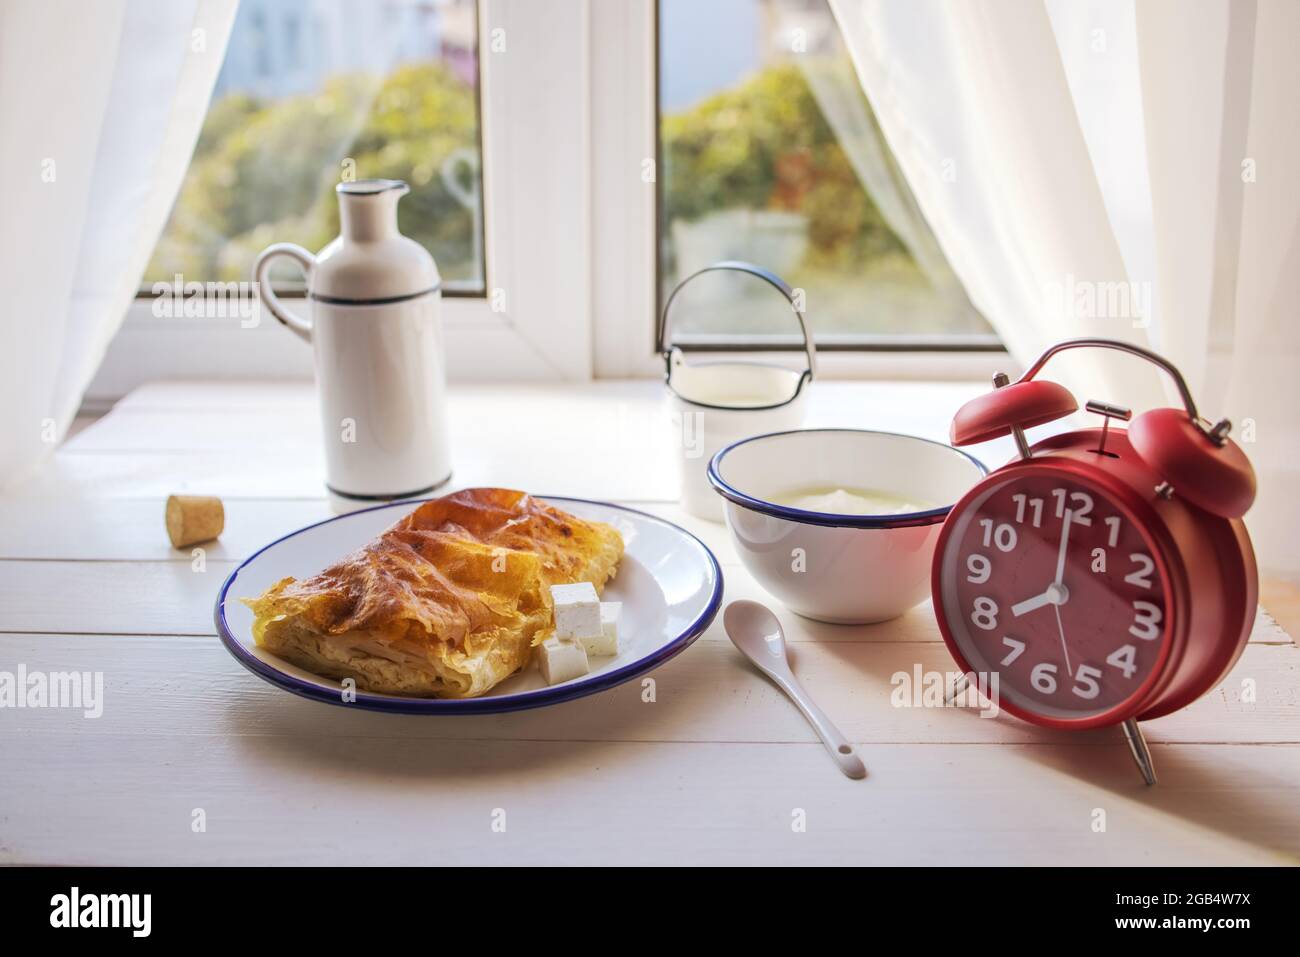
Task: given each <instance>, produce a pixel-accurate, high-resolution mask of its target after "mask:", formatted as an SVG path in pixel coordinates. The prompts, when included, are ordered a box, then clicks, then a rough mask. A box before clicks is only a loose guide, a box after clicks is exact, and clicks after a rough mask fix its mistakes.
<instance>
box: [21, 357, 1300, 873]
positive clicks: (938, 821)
mask: <svg viewBox="0 0 1300 957" xmlns="http://www.w3.org/2000/svg"><path fill="white" fill-rule="evenodd" d="M983 388H984V386H983V385H980V384H970V385H947V386H927V385H922V384H892V385H891V384H837V383H825V384H822V385H820V386H819V387H818V388H817V389H815V390H814V403H813V409H812V413H811V422H810V424H846V425H855V426H863V427H880V428H889V429H893V430H897V431H913V432H917V433H920V434H925V435H930V436H935V437H943V436H944V435H945V433H946V431H947V420H948V417H949V416H950V415H951V412H952V410H953V409H954V408H956V406H957V405H958V404H959V403H960V402H961V401H962V400H964V399H965V398H967V397H969V396H971V395H974V394H976V393H977V392H978V391H981V390H982V389H983ZM453 403H454V408H453V418H454V422H455V426H454V432H455V435H454V455H455V464H456V474H455V478H454V484H455V485H456V486H458V487H459V486H468V485H479V484H495V485H506V486H514V487H519V488H523V489H527V490H529V491H532V492H536V493H539V494H545V493H551V494H565V495H575V496H579V497H588V498H598V499H606V500H611V501H617V502H624V503H629V504H633V505H636V506H638V507H641V508H644V509H647V510H649V511H652V512H654V513H656V514H660V515H663V516H666V517H668V518H670V519H672V520H674V521H677V522H679V523H681V524H683V525H685V526H686V527H688V528H690V529H691V530H692V531H694V532H695V533H696V534H698V535H699V536H700V537H701V538H702V539H703V540H704V541H705V542H706V543H707V544H708V545H709V547H710V548H712V549H713V550H714V552H715V553H716V554H717V556H718V559H719V561H720V562H721V564H722V566H723V570H724V574H725V576H726V598H727V600H730V599H734V598H739V597H750V598H759V599H763V598H765V597H766V596H764V595H763V594H762V592H761V590H760V589H759V588H758V586H757V585H756V584H755V583H754V581H753V580H752V579H751V578H750V577H749V576H748V575H747V574H746V573H745V572H744V570H743V569H742V568H741V567H740V566H739V565H738V564H737V563H736V558H735V555H734V553H733V551H732V549H731V547H730V545H729V543H728V541H727V538H726V533H725V530H724V529H723V528H721V527H720V526H714V525H711V524H709V523H706V522H700V521H697V520H693V519H690V518H688V517H686V516H684V515H683V514H682V513H681V512H680V510H679V509H678V508H677V507H676V505H675V504H674V502H673V497H674V493H673V488H674V480H673V475H672V471H671V467H670V459H669V456H668V452H667V443H668V442H669V438H668V433H667V429H666V428H665V427H664V419H663V415H662V412H661V408H660V405H659V389H658V387H657V385H656V384H654V383H645V382H636V383H597V384H592V385H581V386H577V385H573V386H486V385H485V386H476V387H460V388H457V389H454V390H453ZM317 427H318V426H317V422H316V416H315V407H314V399H313V395H312V392H311V388H310V386H309V385H308V384H298V383H292V384H277V385H255V384H242V385H237V384H193V383H191V384H157V385H153V386H149V387H146V388H143V389H140V390H138V391H137V392H135V393H134V394H132V395H131V396H129V397H128V398H127V399H125V400H124V401H122V402H121V403H120V404H119V405H118V406H117V408H115V409H114V410H113V411H112V412H111V413H110V414H109V415H108V416H106V417H105V418H104V419H102V420H101V421H99V422H97V423H96V424H94V425H93V426H91V427H90V428H88V429H87V430H85V431H84V432H81V433H79V434H78V435H76V436H75V437H74V438H73V439H71V440H69V441H68V442H67V443H66V444H65V446H64V447H63V448H62V449H60V450H59V451H58V452H57V453H56V455H55V456H54V458H53V460H52V461H51V462H50V463H49V465H48V466H47V467H46V468H45V469H44V470H43V471H42V472H41V474H40V475H39V476H37V478H36V479H34V480H33V481H31V482H29V483H27V484H26V485H24V486H22V487H20V488H19V489H17V490H15V491H12V492H10V493H9V494H7V495H6V496H5V497H3V498H2V499H0V670H8V671H14V670H15V669H16V668H17V667H18V666H19V665H20V664H22V665H25V666H26V667H27V668H28V669H29V670H44V671H59V670H73V669H75V670H83V671H85V670H90V671H102V672H103V673H104V680H105V695H104V698H105V700H104V707H103V715H102V716H101V717H99V718H97V719H90V718H86V717H84V716H83V715H82V713H81V712H80V711H71V710H62V709H4V710H0V755H3V773H2V774H0V862H5V863H8V862H25V863H72V864H143V863H239V862H248V863H314V864H330V865H338V864H363V863H384V864H398V863H400V864H416V863H426V864H464V863H505V862H514V863H520V862H543V861H554V862H567V863H591V862H625V863H665V864H667V863H697V862H698V863H760V862H762V863H772V862H787V863H796V862H798V863H872V864H887V863H908V864H967V863H1037V864H1061V863H1086V864H1102V863H1125V864H1154V863H1204V864H1219V863H1279V862H1294V861H1296V860H1297V855H1298V854H1300V812H1297V808H1300V692H1298V691H1297V689H1298V688H1300V649H1297V648H1296V646H1295V644H1294V643H1293V642H1292V640H1291V639H1290V638H1289V637H1288V636H1287V634H1286V633H1285V632H1284V631H1283V630H1282V629H1281V628H1280V627H1278V626H1277V625H1276V624H1275V623H1274V622H1273V621H1272V619H1271V618H1270V617H1269V616H1268V615H1267V614H1266V613H1264V612H1261V614H1260V617H1259V620H1258V623H1257V625H1256V628H1255V633H1254V635H1253V637H1252V641H1251V644H1250V646H1249V647H1248V648H1247V650H1246V652H1245V655H1244V656H1243V657H1242V660H1241V662H1240V663H1239V664H1238V666H1237V668H1236V669H1235V670H1234V672H1233V673H1232V675H1230V676H1229V678H1228V679H1227V680H1226V681H1225V682H1224V684H1223V685H1222V687H1220V688H1219V689H1217V690H1216V691H1214V692H1213V693H1211V694H1209V695H1207V696H1206V697H1205V698H1203V699H1202V700H1201V701H1199V702H1197V703H1196V704H1195V705H1193V706H1192V707H1190V708H1188V709H1186V710H1185V711H1183V712H1181V713H1179V714H1176V715H1173V716H1170V717H1168V718H1165V719H1162V720H1159V721H1156V722H1152V723H1150V724H1149V725H1146V726H1145V727H1146V732H1147V736H1148V739H1149V740H1150V742H1151V744H1152V749H1153V752H1154V757H1155V762H1156V765H1157V769H1158V771H1159V774H1160V777H1161V780H1160V784H1159V786H1158V787H1156V788H1154V789H1148V788H1145V787H1143V785H1142V784H1141V782H1140V780H1139V778H1138V775H1137V773H1136V771H1135V770H1134V768H1133V766H1132V764H1131V762H1130V759H1129V757H1128V753H1127V750H1126V748H1125V746H1124V744H1123V742H1122V740H1121V737H1120V734H1119V732H1118V731H1117V730H1111V731H1105V732H1097V733H1087V734H1076V735H1067V734H1064V733H1051V732H1047V731H1044V730H1041V729H1038V728H1034V727H1031V726H1029V725H1026V724H1022V723H1019V722H1017V721H1016V720H1015V719H1012V718H1010V717H1007V716H1003V717H1001V718H998V719H997V720H982V719H980V718H978V717H977V716H976V714H975V712H973V711H970V710H961V709H933V708H930V709H921V708H897V707H894V706H892V705H891V701H890V694H891V691H892V690H893V689H892V686H891V684H890V678H891V676H892V675H894V674H895V673H896V672H911V671H912V670H913V669H914V668H915V667H916V666H918V665H919V666H920V667H921V668H923V669H925V670H948V669H949V668H950V667H951V662H950V659H949V657H948V655H947V653H946V651H945V648H944V646H943V644H942V642H941V641H940V640H939V637H938V633H937V631H936V628H935V625H934V622H933V617H932V615H931V613H930V611H929V608H928V606H922V607H920V608H917V609H915V610H914V611H913V612H911V613H909V614H908V615H906V616H905V617H904V618H902V619H900V620H898V621H895V622H891V623H888V624H884V625H876V626H866V627H836V626H830V625H820V624H816V623H812V622H808V621H804V620H801V619H799V618H797V617H795V616H794V615H792V614H790V613H788V612H786V611H785V610H784V609H781V608H779V606H776V607H777V610H778V613H779V615H780V617H781V619H782V622H783V624H784V625H785V628H786V634H787V636H788V637H789V639H790V641H791V647H792V650H793V655H794V659H795V670H796V671H797V672H798V673H799V675H800V676H801V678H802V679H803V681H804V683H805V684H806V685H807V687H808V688H809V689H810V691H811V692H812V693H813V695H814V696H815V697H816V698H817V699H818V700H819V701H820V702H821V703H822V704H823V706H824V707H825V708H826V710H827V711H829V712H830V713H831V714H832V715H833V716H834V717H835V718H836V719H837V721H838V723H839V724H840V725H841V727H842V728H843V729H844V731H845V732H846V733H847V734H848V736H849V737H850V738H851V739H852V740H853V741H855V742H856V743H858V745H859V746H860V750H861V753H862V756H863V758H864V759H865V761H866V763H867V765H868V768H869V770H870V776H869V777H868V778H867V780H865V781H849V780H847V779H845V778H843V777H842V776H841V775H840V774H839V773H838V772H837V771H836V770H835V768H834V766H833V765H832V763H831V761H830V760H829V759H828V758H827V756H826V755H825V753H824V752H823V751H822V747H821V745H820V744H819V743H817V741H816V739H815V738H814V736H813V734H812V732H811V730H810V729H809V728H808V726H807V725H806V724H805V723H804V721H803V719H802V718H801V717H800V716H799V715H798V714H797V713H796V712H795V710H794V708H793V707H791V706H790V704H789V703H788V702H787V701H786V700H785V699H784V698H783V697H781V695H780V694H779V693H778V692H777V691H776V690H775V689H774V688H773V687H772V686H771V685H769V684H768V683H767V682H766V681H765V680H764V679H763V678H762V677H760V676H759V675H758V674H757V673H756V672H754V671H753V670H752V669H751V668H750V667H748V666H747V665H746V663H745V662H744V661H743V660H742V659H741V658H740V657H739V655H738V654H737V653H736V652H735V650H734V649H733V648H732V647H731V645H730V643H729V642H728V641H727V639H726V636H725V634H724V633H723V631H722V628H721V619H720V618H719V620H718V622H716V623H715V624H714V625H713V627H712V628H710V629H709V631H708V632H707V633H706V634H705V635H704V636H703V637H702V638H701V639H700V640H699V641H698V642H697V643H696V644H695V645H694V646H692V647H691V648H690V649H688V650H687V651H686V652H685V653H684V654H682V655H680V656H679V657H677V658H675V659H674V660H672V661H671V662H669V663H668V664H667V665H665V666H664V667H662V668H660V669H659V670H658V671H656V672H655V673H654V677H655V679H656V683H657V699H656V701H655V702H654V703H644V702H643V701H642V700H641V696H640V685H639V683H636V682H633V683H631V684H629V685H626V686H623V687H621V688H618V689H614V690H612V691H610V692H607V693H605V694H602V695H597V696H594V697H589V698H584V699H581V700H579V701H574V702H570V703H567V704H563V705H559V706H557V707H553V708H549V709H544V710H539V711H532V712H525V713H519V714H510V715H496V716H481V717H467V718H451V719H447V718H436V717H406V716H389V715H380V714H373V713H368V712H361V711H354V710H348V709H345V708H339V707H329V706H326V705H322V704H318V703H314V702H310V701H305V700H301V699H299V698H295V697H293V696H291V695H288V694H285V693H283V692H281V691H278V690H276V689H275V688H273V687H271V686H269V685H267V684H265V683H263V682H262V681H260V680H259V679H257V678H255V677H254V676H252V675H251V674H249V673H248V672H246V671H245V670H244V669H243V668H242V667H240V666H239V665H238V664H237V663H236V662H235V661H234V660H233V659H232V658H231V657H230V656H229V655H228V654H227V653H226V652H225V650H224V649H223V647H222V646H221V644H220V643H219V641H218V640H217V638H216V637H215V634H214V631H213V625H212V605H213V600H214V597H215V595H216V592H217V588H218V586H219V584H220V582H221V581H222V579H223V578H224V577H225V576H226V575H227V574H228V573H229V571H230V570H231V568H232V567H233V566H234V564H235V563H237V562H238V560H240V559H241V558H243V557H244V556H245V555H247V554H248V553H250V552H251V551H252V550H254V549H255V548H257V547H258V546H260V545H262V544H264V543H266V542H267V541H270V540H271V539H273V538H275V537H277V536H279V535H281V534H283V533H284V532H287V531H289V530H291V529H293V528H296V527H298V526H300V525H302V524H305V523H307V522H310V521H313V520H317V519H320V518H323V517H327V516H328V514H329V512H328V508H327V505H326V503H325V500H324V499H323V497H322V486H321V478H322V474H323V470H322V466H321V456H320V452H319V449H318V444H319V443H318V436H317ZM981 454H985V455H986V457H987V458H988V459H990V460H991V461H997V462H1000V461H1001V460H1002V459H1003V458H1005V455H1006V452H1005V450H995V451H994V452H992V453H989V452H988V450H987V449H984V450H981ZM172 492H201V493H215V494H219V495H221V496H222V497H223V498H224V499H225V502H226V511H227V527H226V532H225V534H224V535H223V536H222V539H221V541H220V542H219V543H217V544H214V545H212V546H210V547H209V548H207V550H206V555H205V561H204V563H203V564H202V566H201V567H196V566H195V564H194V562H193V561H192V560H191V556H190V554H189V553H188V552H186V553H181V552H175V551H173V550H172V549H171V548H170V546H169V544H168V542H167V539H166V536H165V533H164V530H163V522H162V513H163V505H162V503H163V499H164V497H165V496H166V495H167V494H169V493H172ZM329 557H331V556H322V562H324V561H325V560H326V559H328V558H329ZM1244 679H1253V681H1254V682H1255V687H1256V689H1257V696H1256V699H1255V700H1254V701H1253V702H1250V703H1247V702H1244V701H1243V700H1242V688H1243V680H1244ZM199 809H201V812H202V813H201V815H200V814H199ZM498 809H501V810H504V812H505V822H506V828H505V831H504V832H501V831H499V830H494V828H493V822H494V821H498V822H499V821H500V820H501V817H500V814H499V811H498ZM1099 812H1104V825H1105V826H1104V830H1102V829H1099V828H1098V824H1099V822H1100V821H1101V820H1102V815H1101V814H1100V813H1099ZM801 817H802V819H803V820H804V821H806V828H805V829H800V828H799V827H798V826H797V824H798V822H799V820H800V819H801ZM200 819H201V820H202V822H203V824H204V827H202V828H199V827H197V825H196V823H195V822H196V821H198V820H200Z"/></svg>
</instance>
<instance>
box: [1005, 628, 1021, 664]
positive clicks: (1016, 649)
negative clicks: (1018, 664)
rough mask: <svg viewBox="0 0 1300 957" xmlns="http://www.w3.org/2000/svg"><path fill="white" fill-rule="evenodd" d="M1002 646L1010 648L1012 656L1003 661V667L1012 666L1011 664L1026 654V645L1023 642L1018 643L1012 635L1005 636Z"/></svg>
mask: <svg viewBox="0 0 1300 957" xmlns="http://www.w3.org/2000/svg"><path fill="white" fill-rule="evenodd" d="M1002 644H1004V645H1006V646H1007V647H1008V648H1010V649H1011V654H1009V655H1007V656H1006V657H1005V658H1003V659H1002V665H1003V667H1005V666H1006V665H1009V664H1011V662H1013V661H1015V660H1016V659H1017V658H1019V657H1020V656H1021V655H1022V654H1023V653H1024V650H1025V643H1024V642H1023V641H1017V640H1016V639H1014V638H1012V637H1011V636H1010V635H1003V637H1002Z"/></svg>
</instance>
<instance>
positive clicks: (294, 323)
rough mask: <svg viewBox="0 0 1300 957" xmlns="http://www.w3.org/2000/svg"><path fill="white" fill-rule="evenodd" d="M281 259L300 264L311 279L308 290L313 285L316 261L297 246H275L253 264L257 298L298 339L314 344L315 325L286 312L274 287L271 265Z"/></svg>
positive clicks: (266, 250)
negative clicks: (270, 276)
mask: <svg viewBox="0 0 1300 957" xmlns="http://www.w3.org/2000/svg"><path fill="white" fill-rule="evenodd" d="M279 256H287V257H288V258H290V259H292V260H293V261H294V262H296V263H297V264H298V265H299V266H300V267H301V268H302V271H303V274H304V275H305V276H306V277H307V284H308V286H310V285H311V273H312V270H313V269H315V268H316V257H315V256H313V255H312V254H311V253H309V252H307V250H305V249H303V248H302V247H301V246H299V245H296V244H295V243H275V244H274V245H271V246H267V247H266V248H265V249H263V250H262V252H261V254H260V255H259V256H258V257H257V262H255V263H254V264H253V284H254V288H255V289H256V290H257V297H258V298H259V299H260V300H261V301H262V303H263V304H264V305H265V306H266V308H267V309H269V310H270V311H271V315H273V316H275V318H276V319H278V320H279V321H280V323H281V325H283V326H285V327H286V328H288V329H289V331H290V332H293V333H295V334H296V335H298V336H299V337H300V338H302V339H303V341H305V342H311V322H310V321H308V320H306V319H303V318H302V317H301V316H296V315H294V314H293V313H292V312H290V311H289V310H288V309H286V308H285V307H284V304H283V303H282V302H280V297H279V296H277V295H276V294H275V289H274V288H272V286H271V280H270V278H269V277H268V273H269V272H270V269H271V263H272V262H274V261H275V259H276V258H277V257H279Z"/></svg>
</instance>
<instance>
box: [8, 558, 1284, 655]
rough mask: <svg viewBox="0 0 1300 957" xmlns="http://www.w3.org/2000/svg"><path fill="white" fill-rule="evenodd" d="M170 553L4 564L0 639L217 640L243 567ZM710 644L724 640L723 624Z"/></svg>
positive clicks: (748, 582)
mask: <svg viewBox="0 0 1300 957" xmlns="http://www.w3.org/2000/svg"><path fill="white" fill-rule="evenodd" d="M267 540H268V541H269V540H270V537H269V536H268V538H267ZM259 541H261V540H260V539H259ZM170 554H171V555H179V559H178V560H167V561H27V560H8V561H0V632H25V631H48V632H60V633H78V634H146V635H152V634H195V635H207V634H215V633H216V632H215V630H214V628H213V625H212V607H213V604H214V602H215V601H216V596H217V592H218V590H219V589H220V587H221V583H222V582H223V581H224V580H225V578H226V576H227V575H229V574H230V572H231V571H232V570H233V569H234V568H235V566H236V565H237V564H238V561H237V560H236V559H232V558H224V557H222V555H226V554H231V551H230V549H228V548H227V547H226V546H224V545H221V544H220V543H219V544H218V545H217V546H212V547H210V548H208V550H207V553H206V555H205V556H204V559H203V561H202V562H201V563H199V562H197V560H196V559H195V558H192V557H190V554H189V553H176V552H170ZM234 554H236V555H238V554H240V553H234ZM239 560H242V559H239ZM723 578H724V594H723V600H724V601H725V602H731V601H735V600H737V599H740V598H747V599H750V600H752V601H761V602H764V603H766V604H768V605H770V606H772V608H773V610H774V611H775V612H776V614H777V617H778V618H779V619H780V621H781V624H782V627H783V629H784V630H785V633H786V639H787V640H788V641H790V642H791V643H795V644H799V643H804V642H822V643H828V644H851V643H857V642H869V643H882V642H884V643H896V642H930V643H938V642H941V641H942V638H941V637H940V635H939V629H938V625H937V624H936V623H935V620H934V615H933V611H932V610H931V607H930V603H929V602H928V601H927V602H924V603H922V604H921V605H918V606H917V607H916V608H914V609H912V610H911V611H909V612H908V613H907V614H905V615H903V616H902V617H901V618H897V619H895V620H893V621H888V622H881V623H879V624H875V625H829V624H826V623H824V622H818V621H812V620H810V619H807V618H802V617H800V616H799V615H796V614H794V613H793V612H790V611H788V610H787V609H785V608H783V607H781V606H780V605H779V604H778V603H776V602H775V601H773V600H772V598H771V596H770V595H768V594H767V592H766V591H764V590H763V588H762V587H761V586H760V585H758V583H757V582H755V581H754V579H753V577H752V576H751V575H750V574H749V573H748V572H747V571H745V569H744V568H742V567H741V566H739V565H724V566H723ZM72 599H75V600H72ZM705 637H706V638H709V639H711V640H712V639H716V640H720V641H725V640H727V639H726V635H725V634H724V632H723V631H722V626H721V622H716V623H715V624H714V626H713V627H712V628H711V629H710V630H709V632H708V633H707V634H706V636H705ZM1250 640H1251V642H1252V643H1253V644H1281V645H1286V646H1289V647H1292V648H1294V644H1293V642H1292V641H1291V638H1290V636H1289V635H1287V634H1286V633H1285V632H1284V631H1282V629H1281V628H1280V627H1278V625H1277V623H1276V622H1275V621H1273V619H1272V618H1271V617H1270V616H1269V615H1268V613H1267V612H1265V611H1263V610H1262V609H1261V610H1260V611H1259V613H1258V614H1257V616H1256V620H1255V627H1254V630H1253V631H1252V632H1251V639H1250Z"/></svg>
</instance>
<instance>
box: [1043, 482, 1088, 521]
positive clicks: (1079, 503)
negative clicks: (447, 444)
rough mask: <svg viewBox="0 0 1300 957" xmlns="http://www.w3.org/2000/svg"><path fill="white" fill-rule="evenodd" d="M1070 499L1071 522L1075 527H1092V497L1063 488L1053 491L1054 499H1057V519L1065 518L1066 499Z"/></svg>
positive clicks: (1085, 493)
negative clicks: (1067, 497) (1090, 516)
mask: <svg viewBox="0 0 1300 957" xmlns="http://www.w3.org/2000/svg"><path fill="white" fill-rule="evenodd" d="M1067 495H1068V496H1069V498H1070V521H1071V522H1072V523H1074V524H1075V525H1091V524H1092V519H1091V518H1089V517H1088V516H1089V515H1091V514H1092V505H1093V502H1092V496H1091V495H1089V494H1088V493H1087V492H1070V491H1068V490H1066V489H1063V488H1054V489H1052V497H1053V498H1055V499H1056V517H1057V518H1065V499H1066V496H1067Z"/></svg>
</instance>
